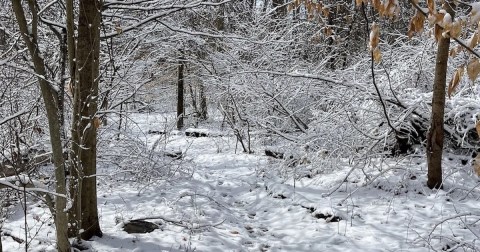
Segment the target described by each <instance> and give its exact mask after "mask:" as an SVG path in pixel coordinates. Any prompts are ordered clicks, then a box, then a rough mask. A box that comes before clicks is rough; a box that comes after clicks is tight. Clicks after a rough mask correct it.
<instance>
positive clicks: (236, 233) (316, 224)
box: [2, 116, 480, 252]
mask: <svg viewBox="0 0 480 252" xmlns="http://www.w3.org/2000/svg"><path fill="white" fill-rule="evenodd" d="M137 119H138V120H136V122H137V123H136V127H137V134H138V135H139V139H141V142H142V141H144V142H145V145H146V149H147V150H148V149H150V150H153V151H155V150H158V151H160V150H170V151H178V150H181V151H182V152H183V153H184V156H183V158H182V159H181V160H171V161H169V162H160V163H161V164H162V165H159V166H158V167H155V169H166V170H169V171H170V173H171V171H174V173H175V171H176V170H178V171H179V170H182V171H186V172H183V173H181V175H174V176H170V177H168V178H160V177H159V178H155V177H152V178H147V177H145V178H143V179H140V180H138V179H132V176H129V175H128V173H119V172H118V170H115V169H117V168H116V167H114V166H109V165H108V164H106V163H102V167H100V168H99V169H100V171H99V173H101V174H110V176H99V178H98V197H99V201H98V209H99V214H100V221H101V227H102V230H103V232H104V236H103V237H102V238H95V239H93V240H92V241H89V242H87V245H88V246H90V250H91V251H137V252H139V251H342V252H346V251H441V250H444V251H480V244H479V242H478V241H477V240H478V238H479V237H478V234H480V226H479V223H478V220H479V219H480V217H479V216H480V210H479V207H480V203H479V202H478V198H479V196H480V192H479V190H478V188H477V187H478V185H479V183H478V180H477V178H476V177H474V175H472V172H471V168H470V166H469V165H466V166H462V165H461V164H460V161H459V160H458V158H456V157H451V158H450V159H451V160H450V159H449V158H448V156H447V158H446V159H445V167H446V169H445V170H446V171H445V172H446V182H445V186H444V189H443V190H429V189H428V188H427V187H426V186H425V184H426V177H425V174H426V171H425V167H426V164H425V162H424V158H423V157H421V156H419V157H416V158H415V157H412V158H408V159H405V160H400V161H399V160H377V159H368V160H367V159H363V160H362V159H353V158H352V159H350V160H339V161H338V162H336V163H335V164H336V165H335V167H334V168H333V169H332V168H328V169H327V168H325V169H322V167H313V168H316V169H317V170H320V171H321V172H320V174H318V175H316V176H313V177H311V178H301V179H298V180H296V181H293V179H292V178H291V177H290V178H289V179H282V178H281V177H280V176H279V174H281V173H282V172H285V170H287V173H288V169H290V172H291V170H293V169H295V168H293V167H285V166H284V165H283V164H281V163H280V162H279V161H278V160H276V159H272V158H269V157H267V156H265V155H264V154H263V152H262V150H263V149H262V146H254V147H256V149H255V154H244V153H239V152H240V149H237V151H236V150H235V149H236V143H235V138H234V137H233V136H228V134H227V136H220V135H218V134H217V135H215V136H212V137H199V138H194V137H186V136H184V135H183V134H182V133H181V132H175V131H173V133H171V134H169V135H167V138H166V139H163V140H162V138H165V136H164V135H161V134H160V135H159V134H156V135H155V134H150V135H149V134H147V133H146V132H148V130H154V129H155V127H154V126H152V123H158V121H156V120H159V119H158V117H146V118H140V116H139V117H138V118H137ZM167 128H168V127H165V129H167ZM167 131H168V130H167ZM142 132H143V133H142ZM168 132H171V129H170V131H168ZM159 140H162V143H165V144H158V141H159ZM110 141H111V142H109V143H108V144H110V146H112V148H113V147H114V146H115V144H114V143H113V142H114V141H115V140H112V139H110ZM152 158H162V156H155V157H152ZM163 158H165V157H163ZM365 163H367V165H365ZM309 165H310V166H319V165H322V162H316V163H312V164H309ZM352 167H356V169H353V171H352V172H351V173H349V172H350V171H351V170H352ZM130 168H131V169H130V170H136V169H137V168H141V167H130ZM185 168H186V169H185ZM142 174H143V173H142ZM159 174H165V173H161V172H159ZM347 174H348V175H349V176H347ZM365 174H368V176H365ZM345 178H346V179H345ZM344 180H345V181H344ZM150 217H152V218H151V219H149V220H148V221H151V222H154V223H157V224H159V225H160V229H157V230H155V231H153V232H151V233H147V234H128V233H126V232H125V231H123V229H122V226H123V223H124V222H126V221H128V220H131V219H139V218H150ZM24 221H25V219H24V215H23V210H22V207H21V206H18V207H16V211H15V213H14V214H12V215H10V216H9V218H8V220H6V222H5V223H4V230H5V231H6V232H8V233H10V234H11V235H13V236H15V237H18V238H24V230H25V229H24V227H25V224H24ZM27 224H28V230H29V231H28V233H29V242H30V244H29V246H30V248H29V251H55V249H54V245H55V244H54V237H55V235H54V229H53V224H52V219H51V217H50V214H49V212H48V209H47V208H46V207H45V206H44V205H43V204H41V203H39V202H38V201H36V200H34V199H33V198H31V199H30V200H29V201H28V202H27ZM475 234H476V235H475ZM2 242H3V249H4V251H17V250H20V249H22V250H23V248H24V244H19V243H18V242H16V241H14V240H13V239H12V238H11V237H9V236H3V237H2ZM455 249H457V250H455Z"/></svg>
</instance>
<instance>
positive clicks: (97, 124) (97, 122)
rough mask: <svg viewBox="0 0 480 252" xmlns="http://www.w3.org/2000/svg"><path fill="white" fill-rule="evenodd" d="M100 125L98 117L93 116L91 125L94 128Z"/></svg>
mask: <svg viewBox="0 0 480 252" xmlns="http://www.w3.org/2000/svg"><path fill="white" fill-rule="evenodd" d="M100 125H101V120H100V118H98V117H95V118H93V127H95V129H98V128H100Z"/></svg>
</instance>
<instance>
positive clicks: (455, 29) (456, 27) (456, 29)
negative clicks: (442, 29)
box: [449, 20, 462, 38]
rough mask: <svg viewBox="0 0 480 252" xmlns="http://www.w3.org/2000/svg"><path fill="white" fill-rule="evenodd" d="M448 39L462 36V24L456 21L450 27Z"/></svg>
mask: <svg viewBox="0 0 480 252" xmlns="http://www.w3.org/2000/svg"><path fill="white" fill-rule="evenodd" d="M449 32H450V37H452V38H458V37H460V34H462V22H461V21H459V20H457V21H455V22H453V23H452V24H451V25H450V31H449Z"/></svg>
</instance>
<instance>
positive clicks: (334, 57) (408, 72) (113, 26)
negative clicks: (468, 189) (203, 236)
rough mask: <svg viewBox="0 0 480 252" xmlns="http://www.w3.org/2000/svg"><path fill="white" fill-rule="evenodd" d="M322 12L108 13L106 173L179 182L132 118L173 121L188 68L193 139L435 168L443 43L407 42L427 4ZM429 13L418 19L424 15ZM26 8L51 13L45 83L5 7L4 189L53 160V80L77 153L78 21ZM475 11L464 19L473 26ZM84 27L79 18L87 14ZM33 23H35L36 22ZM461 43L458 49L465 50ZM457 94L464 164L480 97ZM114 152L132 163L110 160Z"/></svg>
mask: <svg viewBox="0 0 480 252" xmlns="http://www.w3.org/2000/svg"><path fill="white" fill-rule="evenodd" d="M314 2H315V4H314ZM314 2H312V1H293V2H292V3H287V2H286V1H278V0H272V1H267V0H265V1H253V0H249V1H247V0H242V1H230V0H225V1H202V0H198V1H170V0H163V1H153V0H152V1H103V7H102V8H101V14H102V20H101V29H100V39H101V41H100V62H98V64H99V70H100V76H99V77H98V79H99V82H100V91H99V95H98V97H97V99H98V112H96V114H95V115H92V117H95V118H99V120H101V123H102V126H100V129H99V131H100V132H101V134H100V135H99V144H98V153H99V154H100V156H101V158H100V159H99V160H100V161H99V162H100V164H108V165H111V164H113V165H114V166H116V167H119V168H121V169H124V170H129V167H131V166H132V164H134V166H139V167H147V168H150V170H148V169H147V170H144V171H142V173H141V174H148V173H149V172H152V171H157V173H155V175H153V176H158V177H165V176H172V173H175V172H177V171H179V170H181V169H178V170H176V169H174V170H171V169H167V168H165V167H168V166H170V164H171V163H169V162H170V161H171V160H167V161H160V162H159V161H158V160H159V159H162V157H163V156H161V155H159V154H158V153H156V152H155V151H154V150H153V149H147V147H146V146H147V145H146V144H145V143H144V142H142V141H143V140H142V139H138V138H136V135H138V132H136V130H137V129H136V126H135V124H136V122H134V121H132V120H131V118H130V115H131V113H165V114H168V113H172V112H175V103H176V98H175V92H176V86H175V85H176V83H177V81H178V76H177V71H178V69H179V68H178V66H179V65H184V66H185V74H184V81H185V83H186V86H185V98H186V112H185V115H184V116H185V117H186V118H187V125H186V127H199V125H218V126H220V125H219V124H220V123H221V124H222V125H221V126H223V128H227V129H229V130H230V131H231V132H233V134H234V135H235V136H236V137H237V139H238V141H239V142H241V146H242V150H243V151H245V152H249V153H252V152H254V151H256V152H259V151H263V149H264V148H265V147H264V146H275V147H276V148H279V149H280V152H285V153H284V154H285V155H286V156H290V155H291V156H292V157H293V158H294V159H299V158H300V156H302V155H308V157H309V159H311V160H312V161H313V162H323V161H322V160H324V158H325V157H326V156H327V157H328V158H352V157H365V156H369V157H373V156H374V157H385V156H389V157H394V156H405V155H410V154H416V155H424V154H425V149H424V146H425V144H426V138H427V135H426V133H427V130H428V128H429V125H430V116H431V106H432V104H431V100H432V93H431V92H432V88H433V81H434V73H433V69H434V68H435V52H436V45H437V40H438V37H437V39H435V38H434V37H433V36H430V35H429V34H428V33H423V34H419V35H417V36H414V37H413V38H409V35H410V34H409V32H408V31H409V30H412V27H411V25H412V24H411V22H412V21H411V17H412V16H414V15H419V14H418V10H417V9H416V8H414V7H412V3H413V5H414V6H415V5H418V4H419V3H416V2H415V1H413V2H406V1H402V2H400V3H399V2H398V1H383V2H384V3H385V5H387V4H390V3H392V4H394V5H395V6H396V7H395V11H394V12H395V14H392V16H391V17H385V16H384V13H382V12H380V11H378V8H377V7H375V3H376V2H378V1H357V3H356V4H354V3H352V1H314ZM317 2H319V3H320V2H321V4H322V5H321V6H320V7H319V6H318V5H316V4H318V3H317ZM431 2H432V1H426V3H425V5H426V6H423V4H424V3H420V5H421V7H425V8H426V7H428V6H429V4H430V3H431ZM29 3H30V4H32V3H33V4H34V5H36V6H37V9H38V10H39V13H40V14H39V16H40V18H39V26H38V42H39V43H38V48H39V50H40V51H41V52H42V54H43V59H44V61H45V66H46V73H47V75H48V76H38V73H36V72H35V68H34V67H33V66H32V62H31V56H29V54H28V51H27V50H26V49H25V46H26V45H25V43H24V42H22V39H21V33H20V31H19V28H18V26H17V25H16V22H17V21H16V19H15V17H14V15H12V2H10V1H1V6H2V8H0V49H1V51H0V55H1V57H0V80H1V89H0V173H3V174H0V175H1V176H4V177H8V176H18V175H20V174H22V173H27V174H31V175H32V176H35V174H36V172H37V170H36V168H37V167H38V166H39V165H40V164H44V163H46V162H47V160H48V159H49V158H48V156H49V153H50V152H51V151H52V150H51V146H50V143H49V142H48V135H49V132H48V125H47V123H46V112H45V108H44V106H43V103H42V100H41V93H40V90H39V86H38V83H37V82H38V78H40V79H42V78H43V79H47V80H49V81H50V87H51V88H52V89H54V91H55V92H56V93H57V94H58V95H59V96H61V97H62V98H61V99H64V100H62V106H60V107H59V115H60V116H61V117H62V118H64V119H62V120H64V121H65V126H64V127H62V129H61V130H62V132H61V133H62V139H63V144H64V148H65V150H67V149H68V148H69V146H70V144H71V136H70V134H71V132H70V129H71V127H72V121H73V118H72V113H73V111H72V110H73V107H72V106H73V105H72V104H73V94H72V93H71V92H72V89H71V88H72V83H74V80H72V79H71V78H73V77H72V73H70V72H69V71H68V69H69V67H68V64H66V63H65V61H66V59H65V57H66V54H65V53H64V52H66V51H65V50H66V49H65V47H66V43H67V42H66V41H67V38H66V32H65V31H66V30H67V28H68V27H67V25H68V24H67V23H66V21H65V20H66V14H65V13H66V9H67V7H66V6H65V5H64V3H63V2H61V1H43V0H38V1H33V0H30V1H29ZM24 5H25V6H26V5H27V4H26V3H24ZM427 5H428V6H427ZM475 10H476V9H475V8H472V7H470V8H468V7H465V6H463V7H462V6H460V7H459V8H458V11H459V13H463V14H465V15H467V14H468V13H469V12H471V11H475ZM430 11H432V13H433V10H430ZM74 14H75V16H78V15H79V13H78V9H77V8H76V9H75V13H74ZM27 18H28V19H29V21H30V22H31V20H32V19H34V17H33V16H32V13H27ZM373 22H376V23H377V24H379V25H380V26H381V27H382V33H381V35H380V37H379V41H380V42H379V46H380V47H381V51H382V60H381V61H380V60H377V58H375V62H374V61H373V60H374V59H373V58H371V56H372V57H376V56H377V55H374V54H373V53H372V54H371V53H370V52H369V51H368V47H369V45H370V46H371V42H372V37H371V28H372V23H373ZM415 22H416V21H415ZM77 25H78V24H76V23H75V27H76V26H77ZM415 25H418V22H417V23H415V24H414V32H418V31H419V30H420V29H419V28H418V27H415ZM422 25H424V24H423V22H422ZM435 25H440V24H435ZM409 26H410V27H409ZM427 27H428V25H427V24H425V28H427ZM469 29H470V30H473V29H474V27H473V26H472V27H470V28H469ZM470 30H467V31H465V33H471V32H470ZM477 35H478V34H477ZM454 43H456V44H454V45H455V46H456V45H459V44H460V46H461V41H457V42H454ZM475 46H476V44H475V45H474V46H473V48H471V49H475ZM371 49H373V48H371ZM468 60H469V54H468V52H466V51H463V52H460V56H459V57H457V58H455V59H453V60H452V61H451V64H449V68H448V72H449V74H452V73H454V71H455V70H456V69H458V68H457V67H458V65H462V64H465V62H466V61H468ZM455 84H456V85H458V87H456V94H455V95H454V96H452V97H451V98H450V99H448V100H447V102H446V107H445V133H446V146H445V149H447V150H448V151H452V152H455V153H460V154H466V153H470V152H473V151H474V150H475V148H476V147H477V145H478V136H477V134H476V126H477V125H478V124H477V121H478V114H479V111H480V109H479V106H478V104H477V103H478V102H477V100H478V95H477V93H478V92H477V86H475V85H474V84H473V82H472V81H469V80H467V79H466V78H464V79H462V80H461V81H460V80H459V81H458V83H455ZM158 127H159V128H156V129H154V130H157V131H162V132H163V133H165V134H168V133H169V132H171V130H172V129H173V128H174V127H173V125H170V126H168V127H166V128H160V126H158ZM134 135H135V137H133V136H134ZM111 141H117V142H116V144H115V145H116V146H117V147H118V149H121V150H122V151H129V153H128V154H127V155H124V154H123V153H122V154H120V155H119V154H118V153H116V152H111V150H110V149H109V148H108V147H107V146H109V145H110V144H111ZM165 141H166V140H165ZM158 144H159V143H156V145H155V146H156V147H157V146H158ZM279 146H280V147H279ZM118 149H115V151H118ZM286 149H288V150H291V154H290V153H287V152H286V151H285V150H286ZM292 150H293V151H292ZM65 153H68V151H65ZM299 153H300V154H299ZM45 156H47V158H45ZM120 157H123V159H122V158H120ZM287 161H288V160H287ZM165 162H167V163H165ZM309 162H310V161H309ZM159 167H162V169H163V168H165V169H167V170H165V169H164V170H162V169H160V171H159ZM186 172H188V171H186ZM137 175H138V174H137ZM138 177H142V176H138Z"/></svg>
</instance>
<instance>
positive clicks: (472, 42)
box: [467, 32, 479, 49]
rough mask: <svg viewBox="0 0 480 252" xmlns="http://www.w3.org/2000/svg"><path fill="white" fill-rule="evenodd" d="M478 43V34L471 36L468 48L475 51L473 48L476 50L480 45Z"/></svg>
mask: <svg viewBox="0 0 480 252" xmlns="http://www.w3.org/2000/svg"><path fill="white" fill-rule="evenodd" d="M478 42H479V41H478V32H474V33H473V34H472V36H470V38H469V39H468V40H467V45H468V47H470V48H472V49H473V48H475V46H477V45H478Z"/></svg>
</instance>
